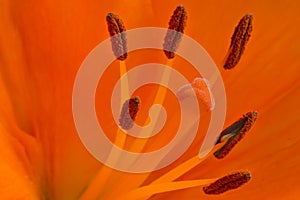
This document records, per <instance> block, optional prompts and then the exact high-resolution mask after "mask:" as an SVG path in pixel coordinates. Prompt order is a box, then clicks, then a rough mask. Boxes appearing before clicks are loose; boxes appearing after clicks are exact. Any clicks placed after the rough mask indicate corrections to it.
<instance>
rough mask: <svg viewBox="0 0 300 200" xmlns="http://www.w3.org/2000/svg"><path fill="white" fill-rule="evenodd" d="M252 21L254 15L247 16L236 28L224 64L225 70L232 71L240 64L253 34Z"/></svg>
mask: <svg viewBox="0 0 300 200" xmlns="http://www.w3.org/2000/svg"><path fill="white" fill-rule="evenodd" d="M252 20H253V16H252V14H247V15H245V16H244V17H243V18H242V19H241V20H240V22H239V24H238V25H237V27H236V28H235V30H234V33H233V35H232V37H231V43H230V47H229V50H228V54H227V57H226V61H225V64H224V68H225V69H232V68H233V67H235V66H236V65H237V64H238V62H239V60H240V58H241V56H242V54H243V52H244V50H245V46H246V44H247V42H248V40H249V38H250V34H251V32H252Z"/></svg>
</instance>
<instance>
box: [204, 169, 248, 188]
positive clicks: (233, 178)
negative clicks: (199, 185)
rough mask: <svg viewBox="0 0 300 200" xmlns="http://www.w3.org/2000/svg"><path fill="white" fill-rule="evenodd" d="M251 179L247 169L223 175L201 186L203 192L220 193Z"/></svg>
mask: <svg viewBox="0 0 300 200" xmlns="http://www.w3.org/2000/svg"><path fill="white" fill-rule="evenodd" d="M250 179H251V173H250V172H248V171H244V172H236V173H233V174H230V175H227V176H224V177H222V178H220V179H218V180H216V181H215V182H213V183H211V184H210V185H208V186H205V187H203V191H204V193H205V194H221V193H224V192H226V191H228V190H233V189H236V188H239V187H241V186H242V185H243V184H245V183H247V182H248V181H249V180H250Z"/></svg>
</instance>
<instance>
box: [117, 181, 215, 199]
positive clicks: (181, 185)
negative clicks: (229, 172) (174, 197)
mask: <svg viewBox="0 0 300 200" xmlns="http://www.w3.org/2000/svg"><path fill="white" fill-rule="evenodd" d="M214 181H216V179H202V180H191V181H175V182H170V183H161V184H155V185H148V186H144V187H140V188H137V189H135V190H132V191H131V192H129V193H127V194H125V195H123V196H121V197H119V198H117V199H120V200H121V199H122V200H123V199H124V200H138V199H148V197H151V196H152V195H154V194H158V193H162V192H170V191H175V190H181V189H188V188H193V187H199V186H203V185H208V184H210V183H212V182H214Z"/></svg>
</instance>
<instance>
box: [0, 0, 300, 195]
mask: <svg viewBox="0 0 300 200" xmlns="http://www.w3.org/2000/svg"><path fill="white" fill-rule="evenodd" d="M179 4H183V5H184V6H185V8H186V10H187V13H188V22H187V26H186V30H185V34H187V35H188V36H190V37H192V38H193V39H195V40H196V41H197V42H199V43H200V44H201V45H202V46H203V47H205V49H206V50H207V51H208V52H209V54H210V55H211V57H212V58H213V59H214V61H215V63H216V64H217V65H218V67H219V70H220V72H221V75H222V77H223V80H224V84H225V88H226V94H227V116H226V122H225V125H229V124H230V123H232V122H234V121H235V120H237V119H238V118H239V117H240V115H242V114H244V113H246V112H248V111H252V110H258V111H259V119H258V120H257V122H256V124H255V126H254V127H253V128H252V129H251V132H250V133H249V134H247V136H246V138H245V139H244V140H242V141H241V142H240V143H239V144H238V145H237V147H235V148H234V149H233V151H232V152H231V153H230V155H228V156H227V157H226V158H225V159H223V160H217V159H215V158H214V157H213V156H210V157H209V158H207V159H206V160H205V161H203V162H202V163H200V164H199V165H197V166H196V167H194V168H193V169H191V170H189V171H184V170H183V171H180V170H179V174H182V175H181V176H180V177H179V178H178V179H176V181H186V180H204V179H211V178H219V177H222V176H224V175H228V174H229V173H231V172H233V171H236V170H241V169H247V170H249V171H251V173H252V176H253V177H252V179H251V181H250V183H249V184H247V185H246V186H243V187H241V188H240V189H238V190H234V191H231V192H227V193H224V194H222V196H219V198H220V199H240V198H244V199H271V198H272V199H274V198H278V197H279V198H283V199H296V198H297V197H298V196H299V195H300V194H299V192H298V187H299V183H298V182H299V181H298V180H297V174H298V173H299V172H300V167H298V165H299V164H300V160H299V159H298V157H297V152H299V136H298V135H299V130H300V129H299V128H298V126H296V125H297V123H298V122H299V121H300V117H299V114H298V111H297V106H299V102H300V101H299V100H300V87H299V82H298V80H299V78H300V67H299V64H300V62H299V61H298V53H299V50H300V39H299V37H298V35H299V33H300V29H299V27H298V26H297V24H299V17H298V10H299V6H300V4H299V2H297V1H292V0H290V1H287V2H284V3H273V2H271V4H270V2H261V1H246V2H245V1H243V2H242V1H232V2H231V1H230V2H228V1H209V2H199V1H193V0H190V1H188V0H187V1H173V2H170V1H165V2H162V1H158V0H155V1H154V0H153V1H148V0H146V1H138V0H133V1H130V2H126V3H124V2H123V1H122V2H121V1H116V2H114V3H111V2H108V1H106V2H99V1H98V2H97V1H82V0H74V1H72V2H67V1H58V0H57V1H48V0H45V1H41V2H36V1H33V0H27V1H22V2H20V1H18V2H17V1H8V0H3V1H1V7H0V13H1V20H0V74H1V76H0V87H1V90H0V91H1V94H0V96H1V106H0V130H1V132H0V133H1V134H0V138H1V139H0V155H1V159H2V161H1V163H0V174H1V179H0V180H1V181H0V197H1V199H78V198H80V197H81V198H82V199H96V198H97V197H98V198H101V199H116V198H117V197H120V196H121V194H122V195H123V194H128V193H130V192H132V191H135V190H136V189H138V188H139V187H142V186H147V185H149V184H151V183H152V182H153V181H155V180H157V179H158V178H159V177H163V175H164V174H167V173H168V171H170V170H172V169H176V167H177V166H180V165H181V164H182V163H184V162H185V161H186V160H189V159H190V158H192V157H194V156H196V155H197V153H198V150H199V147H200V145H201V141H202V139H203V135H201V133H202V132H205V130H206V128H207V127H205V126H204V127H200V129H199V136H198V135H197V138H196V139H195V141H194V143H193V144H192V146H191V148H190V149H189V150H188V151H187V152H186V153H185V154H184V155H183V156H182V157H180V159H178V160H177V161H176V162H174V163H172V164H171V165H170V166H168V167H166V168H163V169H161V170H158V171H155V172H152V173H148V174H130V173H125V172H119V171H116V170H112V169H110V168H108V167H106V166H104V165H103V164H101V163H100V162H98V161H97V160H96V159H94V158H93V157H92V156H91V155H90V154H89V153H88V151H87V150H86V148H85V147H84V145H83V144H82V143H81V141H80V139H79V137H78V135H77V131H76V129H75V125H74V121H73V116H72V90H73V84H74V80H75V77H76V73H77V71H78V69H79V67H80V64H81V63H82V61H83V59H84V58H85V57H86V56H87V54H88V53H89V52H90V51H91V50H92V49H93V48H94V47H95V46H96V45H97V44H99V43H100V42H101V41H103V40H105V39H106V38H108V37H109V35H108V33H107V25H106V21H105V17H106V15H107V13H109V12H113V13H117V14H118V15H119V16H120V17H121V18H122V20H123V21H124V23H125V25H126V28H127V29H133V28H139V27H145V26H152V27H167V22H168V20H169V17H170V14H171V13H172V12H173V10H174V8H176V6H177V5H179ZM247 13H252V14H253V16H254V19H253V32H252V35H251V38H250V41H249V43H248V44H247V46H246V48H245V52H244V54H243V56H242V58H241V60H240V62H239V64H238V65H237V66H236V67H235V68H234V69H232V70H230V71H228V70H224V69H223V68H222V64H223V61H224V57H225V55H226V51H227V50H228V46H229V44H230V37H231V34H232V32H233V30H234V27H235V26H236V24H237V22H238V20H239V19H240V18H241V17H242V16H244V15H245V14H247ZM149 55H151V56H149ZM150 61H151V62H153V61H157V62H160V63H164V62H166V58H165V57H164V54H163V53H162V52H158V51H151V50H149V51H148V50H145V51H141V52H132V53H131V54H130V53H129V55H128V58H127V60H126V64H127V66H128V67H129V68H133V67H134V66H136V65H137V64H141V63H146V62H150ZM116 64H118V63H117V62H114V63H113V64H112V66H116ZM173 66H174V68H176V67H177V68H179V66H182V67H183V66H187V67H188V66H189V64H188V63H187V62H186V61H185V60H183V59H180V58H177V57H176V58H175V59H174V63H173ZM114 72H115V73H114ZM109 73H113V74H112V76H111V77H109V78H107V79H105V80H103V81H110V80H117V79H118V78H119V74H118V73H119V71H118V70H111V71H109ZM194 73H195V72H194V71H192V70H187V72H185V74H186V75H187V76H189V77H190V78H191V80H190V81H192V80H193V79H192V77H193V75H194ZM99 87H101V82H100V86H99ZM149 87H150V86H149ZM150 89H154V90H153V94H152V93H150V94H148V93H147V94H146V93H145V91H140V93H139V94H140V95H139V97H140V98H141V102H142V104H141V105H142V106H141V111H142V110H143V109H145V108H148V107H149V106H150V105H151V104H152V103H153V99H154V98H155V93H156V90H155V88H151V87H150ZM144 90H147V88H145V89H144ZM101 95H103V96H101ZM109 95H110V94H98V93H97V96H96V100H97V99H99V98H101V97H102V98H104V99H106V97H107V99H108V98H109ZM169 96H170V98H172V97H171V94H168V93H167V95H166V98H169ZM166 101H168V100H166ZM216 101H217V99H216ZM216 103H217V102H216ZM172 106H176V104H171V105H166V110H170V109H171V108H172ZM177 106H178V105H177ZM102 107H103V106H102ZM102 107H101V105H100V103H99V102H98V101H97V103H96V108H97V111H98V110H99V112H100V110H101V109H102ZM143 107H144V108H143ZM145 113H146V112H141V114H140V115H138V117H137V123H142V122H143V121H144V120H145V119H147V117H146V114H145ZM98 115H99V116H98V118H99V119H101V120H102V119H103V117H104V116H102V115H100V114H99V113H98ZM207 115H209V114H207ZM175 117H176V116H175ZM176 119H178V118H176ZM103 120H104V122H106V121H105V120H107V121H108V119H103ZM203 120H204V124H205V123H206V122H207V120H208V117H205V116H204V119H203ZM166 126H167V127H166V130H173V129H174V130H175V128H178V127H174V125H173V124H172V123H169V124H168V123H167V124H166ZM295 129H296V130H295ZM109 130H113V132H114V133H115V132H116V126H112V127H110V128H109ZM114 136H115V135H114V134H112V135H108V137H109V138H110V139H112V140H114ZM172 136H173V135H172V132H169V133H167V134H166V135H164V136H163V137H162V138H163V139H161V137H160V140H157V139H155V138H153V139H150V140H149V142H148V143H147V144H146V148H145V150H147V151H151V150H155V149H158V148H160V147H161V146H163V145H165V144H166V143H167V142H168V141H170V138H172ZM157 141H159V142H157ZM131 144H135V141H134V140H133V139H131V138H129V139H128V141H126V143H125V146H124V148H128V149H130V148H131ZM134 150H135V151H139V150H140V149H139V146H135V147H134ZM197 162H198V161H197ZM99 175H101V176H100V177H99ZM146 196H147V195H146ZM201 198H203V199H210V198H218V196H214V197H211V196H208V195H206V194H204V193H203V191H202V188H201V187H194V188H189V189H184V190H177V191H170V192H166V193H161V194H157V195H154V196H152V198H151V199H201Z"/></svg>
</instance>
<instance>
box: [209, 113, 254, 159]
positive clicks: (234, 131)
mask: <svg viewBox="0 0 300 200" xmlns="http://www.w3.org/2000/svg"><path fill="white" fill-rule="evenodd" d="M256 118H257V112H256V111H253V112H248V113H247V114H245V115H244V116H243V117H241V118H240V119H239V120H238V121H236V122H235V123H233V124H232V125H230V126H229V127H227V128H226V129H225V130H224V131H222V132H221V134H220V136H219V138H218V140H217V142H216V144H218V143H221V142H223V141H225V140H227V142H226V143H225V144H224V145H223V146H222V147H221V148H220V149H218V150H217V151H216V152H214V156H215V157H216V158H218V159H222V158H224V157H225V156H226V155H227V154H228V153H229V152H230V151H231V150H232V148H233V147H234V146H235V145H236V144H237V143H238V142H239V141H240V140H241V139H242V138H243V137H244V136H245V134H246V133H247V132H248V131H249V130H250V129H251V127H252V126H253V124H254V122H255V121H256Z"/></svg>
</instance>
